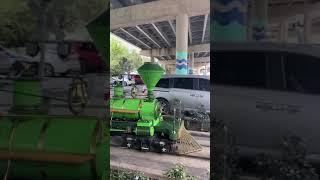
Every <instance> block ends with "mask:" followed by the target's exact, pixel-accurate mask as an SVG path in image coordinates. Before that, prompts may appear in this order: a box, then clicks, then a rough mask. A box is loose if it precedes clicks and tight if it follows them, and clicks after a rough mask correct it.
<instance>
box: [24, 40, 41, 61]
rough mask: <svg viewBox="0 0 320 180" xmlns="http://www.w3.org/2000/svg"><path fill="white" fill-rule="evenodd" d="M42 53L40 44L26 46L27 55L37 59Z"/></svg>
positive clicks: (31, 43)
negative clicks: (40, 52)
mask: <svg viewBox="0 0 320 180" xmlns="http://www.w3.org/2000/svg"><path fill="white" fill-rule="evenodd" d="M39 51H40V46H39V43H37V42H30V43H27V44H26V54H27V55H28V56H31V57H35V56H36V55H38V53H39Z"/></svg>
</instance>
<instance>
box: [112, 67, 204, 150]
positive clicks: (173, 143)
mask: <svg viewBox="0 0 320 180" xmlns="http://www.w3.org/2000/svg"><path fill="white" fill-rule="evenodd" d="M138 73H139V74H140V76H141V78H142V80H143V81H144V84H145V85H146V87H147V89H148V95H147V97H146V98H142V99H141V98H125V97H124V91H123V88H122V86H120V85H118V86H116V87H114V97H113V98H112V99H111V100H110V110H111V121H110V122H111V130H110V133H111V135H121V136H122V137H123V142H122V143H123V146H126V147H128V148H134V149H139V150H142V151H157V152H179V146H177V144H178V143H181V141H182V140H184V138H185V134H186V130H185V128H184V122H183V120H181V119H180V118H174V117H164V116H162V113H161V110H160V109H161V108H160V104H159V102H158V100H157V99H156V98H154V96H153V89H154V87H155V86H156V84H157V83H158V81H159V80H160V78H161V77H162V75H163V74H164V70H163V69H162V68H161V67H160V66H159V65H158V64H156V63H151V62H146V63H144V65H142V66H141V67H140V68H139V69H138ZM187 141H192V142H193V143H190V142H186V143H187V144H193V146H194V147H193V149H197V150H199V149H201V147H200V145H199V144H197V143H196V142H195V141H194V140H193V139H190V138H189V139H188V140H187ZM180 149H181V148H180ZM189 149H190V148H189ZM184 152H186V151H184ZM180 153H181V151H180Z"/></svg>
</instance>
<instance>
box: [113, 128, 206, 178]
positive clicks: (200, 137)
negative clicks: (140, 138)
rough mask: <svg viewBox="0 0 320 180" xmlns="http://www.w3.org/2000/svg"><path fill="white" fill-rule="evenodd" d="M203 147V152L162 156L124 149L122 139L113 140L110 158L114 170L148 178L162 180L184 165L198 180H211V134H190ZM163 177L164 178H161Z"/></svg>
mask: <svg viewBox="0 0 320 180" xmlns="http://www.w3.org/2000/svg"><path fill="white" fill-rule="evenodd" d="M190 134H191V135H192V136H193V137H194V139H195V140H196V141H197V142H198V143H199V144H200V145H201V146H202V150H201V151H198V152H193V153H189V154H182V155H178V154H170V153H166V154H162V153H155V152H140V151H138V150H132V149H127V148H122V147H121V145H120V144H119V139H117V138H120V137H115V136H113V137H112V138H111V143H110V145H111V147H110V158H111V162H110V163H111V167H112V168H113V169H117V168H118V169H127V170H132V171H141V172H144V173H145V175H147V176H148V177H154V178H155V179H162V178H163V173H164V172H165V171H166V170H168V169H169V168H172V167H174V165H175V164H183V165H184V166H185V167H186V169H187V171H188V172H189V173H190V174H191V175H192V176H195V177H197V178H198V179H201V180H202V179H203V180H206V179H209V173H208V172H209V169H210V137H209V133H202V132H192V131H191V132H190ZM161 177H162V178H161Z"/></svg>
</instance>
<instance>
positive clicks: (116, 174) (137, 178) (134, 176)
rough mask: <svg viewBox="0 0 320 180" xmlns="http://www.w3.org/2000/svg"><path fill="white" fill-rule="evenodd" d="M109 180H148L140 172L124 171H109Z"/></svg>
mask: <svg viewBox="0 0 320 180" xmlns="http://www.w3.org/2000/svg"><path fill="white" fill-rule="evenodd" d="M110 179H111V180H148V178H147V177H146V176H144V175H143V173H142V172H139V171H124V170H119V169H116V170H111V173H110Z"/></svg>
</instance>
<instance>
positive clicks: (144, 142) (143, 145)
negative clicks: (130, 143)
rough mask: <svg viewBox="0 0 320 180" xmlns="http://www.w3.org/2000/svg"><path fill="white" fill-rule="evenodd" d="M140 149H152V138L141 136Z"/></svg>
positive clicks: (145, 150)
mask: <svg viewBox="0 0 320 180" xmlns="http://www.w3.org/2000/svg"><path fill="white" fill-rule="evenodd" d="M140 150H141V151H143V152H148V151H150V140H149V138H141V139H140Z"/></svg>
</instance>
